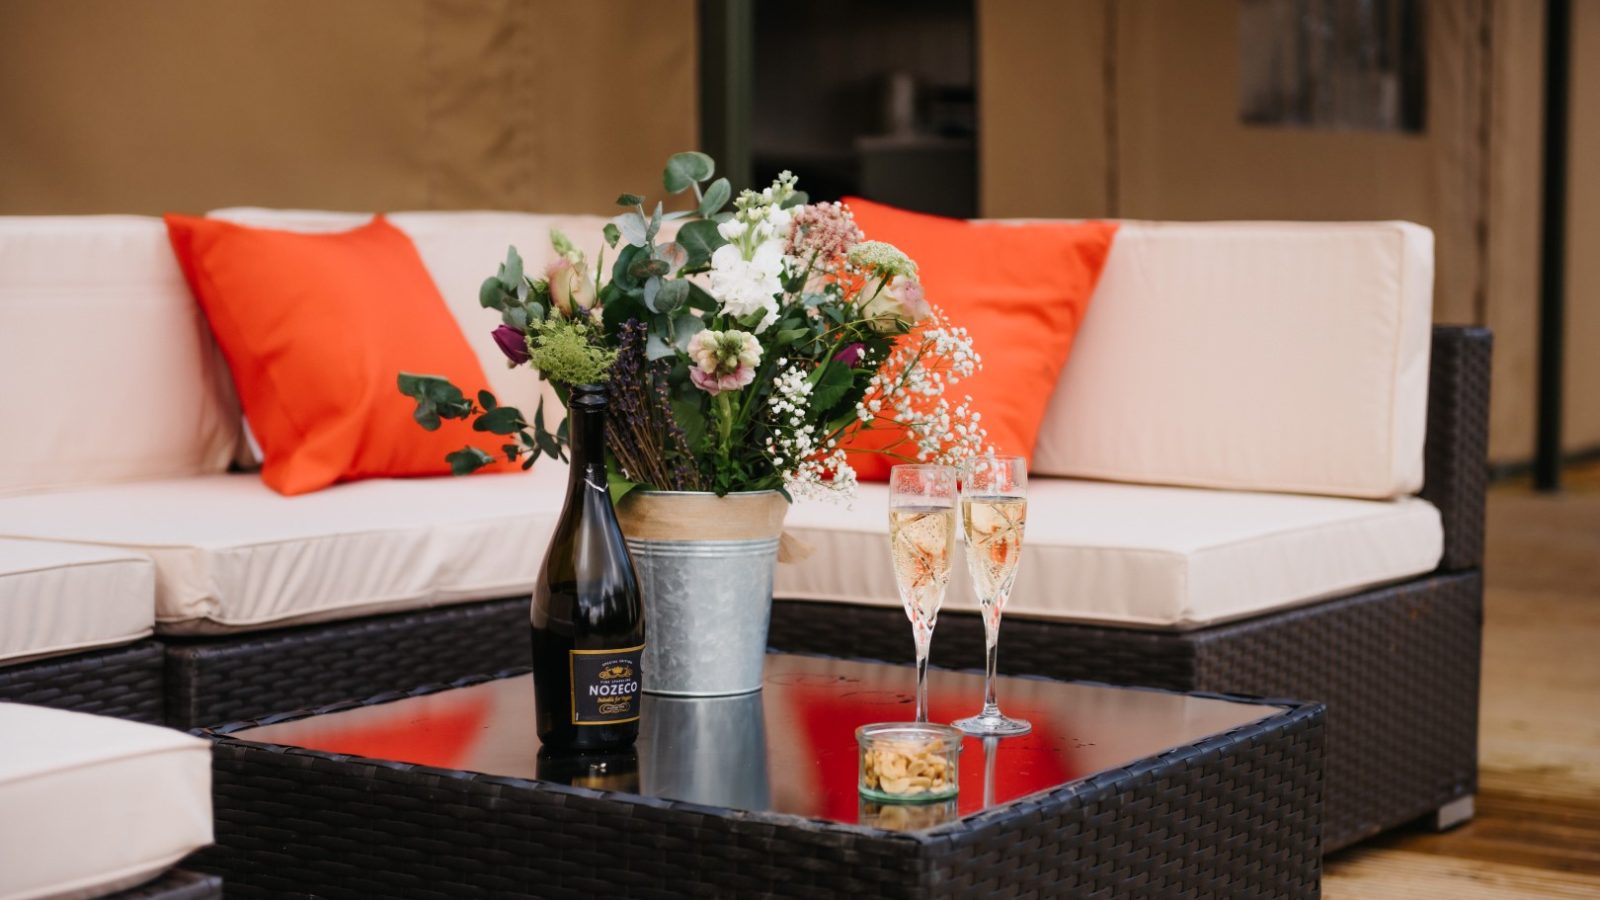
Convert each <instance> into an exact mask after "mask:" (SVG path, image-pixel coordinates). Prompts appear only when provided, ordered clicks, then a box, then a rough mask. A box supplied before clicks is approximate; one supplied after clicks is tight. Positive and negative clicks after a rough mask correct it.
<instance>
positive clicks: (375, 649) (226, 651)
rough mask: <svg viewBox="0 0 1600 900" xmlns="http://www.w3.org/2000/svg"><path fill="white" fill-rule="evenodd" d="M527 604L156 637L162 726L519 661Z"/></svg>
mask: <svg viewBox="0 0 1600 900" xmlns="http://www.w3.org/2000/svg"><path fill="white" fill-rule="evenodd" d="M528 603H529V600H528V599H527V598H521V599H516V598H513V599H508V600H492V601H488V602H485V603H471V604H463V605H461V606H447V607H440V608H436V609H428V610H422V611H420V612H413V613H404V614H400V615H392V616H379V617H376V618H371V619H358V620H356V621H351V622H335V623H332V624H327V625H310V626H306V627H302V628H287V629H281V630H278V631H266V632H261V633H258V634H248V635H242V636H237V637H228V638H214V639H212V638H202V639H188V640H184V639H178V638H163V642H164V643H165V644H166V647H167V673H166V690H167V701H166V710H167V724H169V725H172V726H174V727H177V728H197V727H201V726H205V725H215V724H218V723H221V722H231V721H234V720H236V719H242V718H248V717H251V716H262V715H266V714H268V713H274V712H284V711H286V710H291V709H304V708H306V707H309V706H317V705H319V704H323V703H331V702H333V701H335V700H348V699H352V698H356V697H369V696H372V695H373V694H377V693H380V692H382V691H388V690H395V689H397V688H407V687H412V686H414V685H418V684H430V683H434V682H441V681H450V680H452V679H456V678H460V677H462V676H465V675H469V674H472V673H475V672H496V671H499V670H501V669H505V668H509V667H511V666H519V665H527V663H528V652H529V651H528V631H527V628H528Z"/></svg>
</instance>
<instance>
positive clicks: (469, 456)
mask: <svg viewBox="0 0 1600 900" xmlns="http://www.w3.org/2000/svg"><path fill="white" fill-rule="evenodd" d="M444 459H445V462H447V463H449V464H450V473H451V474H452V475H471V474H472V473H473V472H476V471H478V470H479V469H481V468H483V467H484V466H487V465H488V464H489V463H492V462H494V457H492V456H490V455H489V454H487V453H485V452H483V451H482V450H479V449H478V448H477V447H462V448H461V449H460V450H457V451H456V452H454V453H447V454H445V457H444Z"/></svg>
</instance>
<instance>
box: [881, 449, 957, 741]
mask: <svg viewBox="0 0 1600 900" xmlns="http://www.w3.org/2000/svg"><path fill="white" fill-rule="evenodd" d="M955 549H956V470H955V469H952V468H951V467H949V466H932V465H906V466H895V467H894V468H893V469H891V470H890V472H889V550H890V553H891V555H892V556H893V557H894V580H895V584H896V586H898V587H899V589H900V602H902V603H904V604H905V607H906V618H908V619H910V620H911V636H912V638H913V639H914V640H915V641H916V645H917V721H918V722H926V721H928V644H929V643H931V642H932V641H933V626H934V624H935V623H936V622H937V621H938V619H939V607H940V606H941V605H942V604H943V603H944V591H945V587H946V586H947V585H948V584H949V583H950V557H951V556H953V555H954V554H955Z"/></svg>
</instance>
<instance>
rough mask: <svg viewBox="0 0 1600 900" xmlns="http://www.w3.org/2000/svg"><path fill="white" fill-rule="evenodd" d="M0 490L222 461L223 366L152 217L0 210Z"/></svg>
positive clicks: (217, 466) (177, 470)
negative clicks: (6, 213)
mask: <svg viewBox="0 0 1600 900" xmlns="http://www.w3.org/2000/svg"><path fill="white" fill-rule="evenodd" d="M0 378H3V379H4V382H5V389H4V390H0V494H9V493H19V492H24V491H32V490H43V489H50V488H65V487H76V486H82V485H92V484H107V483H112V482H120V481H138V480H145V479H151V478H171V477H180V476H186V475H202V474H207V473H211V472H220V471H222V470H223V469H224V468H226V467H227V464H228V460H229V458H230V457H231V456H232V454H233V449H234V445H235V442H236V441H237V440H238V434H239V419H238V415H239V414H238V408H237V406H236V404H235V402H234V400H233V395H232V389H231V386H230V384H229V381H228V371H227V366H226V365H225V364H224V363H223V361H222V357H221V355H220V354H219V353H218V352H217V351H216V348H215V345H214V344H213V343H212V341H211V335H210V332H209V330H208V327H207V325H206V320H205V317H204V316H203V315H201V312H200V309H199V307H197V306H196V305H195V302H194V300H193V299H192V298H191V297H190V295H189V289H188V287H187V286H186V285H185V284H184V281H183V275H182V273H181V272H179V270H178V266H177V263H176V262H175V261H174V259H173V255H172V248H171V246H170V245H169V244H168V243H167V229H166V226H165V225H164V224H163V223H162V222H161V220H160V219H155V218H148V217H143V216H13V217H3V218H0Z"/></svg>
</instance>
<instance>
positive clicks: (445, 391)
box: [395, 372, 474, 431]
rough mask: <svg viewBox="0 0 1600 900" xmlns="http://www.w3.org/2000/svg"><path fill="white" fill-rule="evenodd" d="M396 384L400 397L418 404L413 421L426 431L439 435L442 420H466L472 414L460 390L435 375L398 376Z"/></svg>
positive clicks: (469, 403) (402, 373) (409, 374)
mask: <svg viewBox="0 0 1600 900" xmlns="http://www.w3.org/2000/svg"><path fill="white" fill-rule="evenodd" d="M395 380H396V383H397V384H398V385H399V388H400V393H402V394H405V395H406V396H407V397H410V398H411V399H413V400H415V401H417V408H416V411H415V412H413V413H412V418H414V419H416V420H417V424H418V425H421V426H422V427H423V428H425V429H427V430H428V431H438V430H439V424H440V420H441V419H465V418H467V417H468V416H470V415H472V413H473V411H474V407H473V405H472V401H470V400H468V399H467V398H466V395H465V394H463V393H461V389H460V388H458V387H456V386H455V385H453V384H451V383H450V382H449V381H448V380H446V379H444V378H440V377H439V376H437V375H413V374H411V373H410V372H401V373H400V375H399V376H398V377H397V378H396V379H395Z"/></svg>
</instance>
